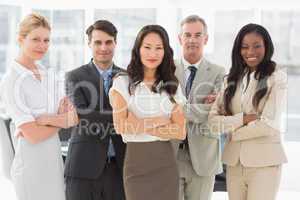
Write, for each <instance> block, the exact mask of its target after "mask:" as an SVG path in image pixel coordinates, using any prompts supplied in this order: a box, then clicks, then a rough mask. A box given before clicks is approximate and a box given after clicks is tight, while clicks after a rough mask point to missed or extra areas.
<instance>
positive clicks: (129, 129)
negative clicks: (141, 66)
mask: <svg viewBox="0 0 300 200" xmlns="http://www.w3.org/2000/svg"><path fill="white" fill-rule="evenodd" d="M111 104H112V107H113V121H114V127H115V129H116V132H117V133H118V134H140V133H146V134H149V135H153V136H157V137H160V138H164V139H181V140H182V139H184V138H185V137H186V130H185V118H184V113H183V109H182V107H180V106H179V105H178V104H176V105H175V106H174V108H173V111H172V114H171V118H170V119H169V118H166V117H164V116H158V117H149V118H138V117H137V116H135V115H134V114H133V113H132V112H129V111H128V105H127V103H126V101H125V99H124V98H123V97H122V95H121V94H120V93H119V92H117V91H116V90H112V91H111Z"/></svg>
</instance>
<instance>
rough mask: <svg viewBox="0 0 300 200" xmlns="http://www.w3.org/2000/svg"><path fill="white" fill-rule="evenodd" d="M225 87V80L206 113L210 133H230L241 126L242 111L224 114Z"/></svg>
mask: <svg viewBox="0 0 300 200" xmlns="http://www.w3.org/2000/svg"><path fill="white" fill-rule="evenodd" d="M225 88H226V80H225V81H224V83H223V87H222V89H221V91H220V92H219V93H218V95H217V98H216V100H215V102H214V103H213V105H212V107H211V110H210V112H209V115H208V125H209V129H210V131H211V133H212V134H214V135H217V134H222V133H232V132H234V131H235V130H237V129H238V128H240V127H242V126H243V113H237V114H235V115H232V116H226V115H224V101H223V95H224V91H225Z"/></svg>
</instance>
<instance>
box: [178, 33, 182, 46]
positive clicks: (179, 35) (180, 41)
mask: <svg viewBox="0 0 300 200" xmlns="http://www.w3.org/2000/svg"><path fill="white" fill-rule="evenodd" d="M178 41H179V44H180V45H182V39H181V33H179V34H178Z"/></svg>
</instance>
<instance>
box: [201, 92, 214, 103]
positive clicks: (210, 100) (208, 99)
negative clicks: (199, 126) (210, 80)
mask: <svg viewBox="0 0 300 200" xmlns="http://www.w3.org/2000/svg"><path fill="white" fill-rule="evenodd" d="M216 97H217V94H215V93H212V94H209V95H207V96H206V97H205V98H204V103H205V104H212V103H213V102H214V101H215V100H216Z"/></svg>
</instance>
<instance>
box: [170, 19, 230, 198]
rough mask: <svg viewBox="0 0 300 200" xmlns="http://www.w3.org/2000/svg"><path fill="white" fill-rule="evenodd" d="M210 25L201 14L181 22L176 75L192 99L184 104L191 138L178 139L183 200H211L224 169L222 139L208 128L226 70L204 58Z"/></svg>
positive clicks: (176, 145)
mask: <svg viewBox="0 0 300 200" xmlns="http://www.w3.org/2000/svg"><path fill="white" fill-rule="evenodd" d="M207 40H208V34H207V25H206V23H205V21H204V20H203V19H202V18H200V17H199V16H197V15H191V16H188V17H187V18H185V19H184V20H183V21H182V23H181V32H180V34H179V42H180V44H181V46H182V53H183V57H182V58H181V59H180V60H177V61H176V62H175V63H176V66H177V68H176V75H177V78H178V79H179V82H180V84H181V86H182V90H183V91H184V92H185V95H186V97H187V99H188V103H187V104H186V106H185V107H184V110H185V114H186V118H187V134H188V135H187V139H186V140H185V141H183V142H177V143H176V142H175V143H174V145H175V149H176V155H177V159H178V165H179V172H180V198H179V199H180V200H182V199H184V200H209V199H211V196H212V193H213V186H214V180H215V175H216V174H218V173H221V172H222V164H221V159H220V156H221V155H220V154H221V150H220V140H219V137H218V136H217V135H212V134H211V133H210V132H209V131H208V128H207V115H208V112H209V110H210V107H211V104H212V103H213V102H214V100H215V97H216V92H217V91H218V90H219V89H220V87H221V85H222V82H223V77H224V73H225V70H224V68H223V67H219V66H217V65H215V64H212V63H210V62H209V61H207V60H206V59H205V58H203V49H204V46H205V45H206V43H207Z"/></svg>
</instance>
